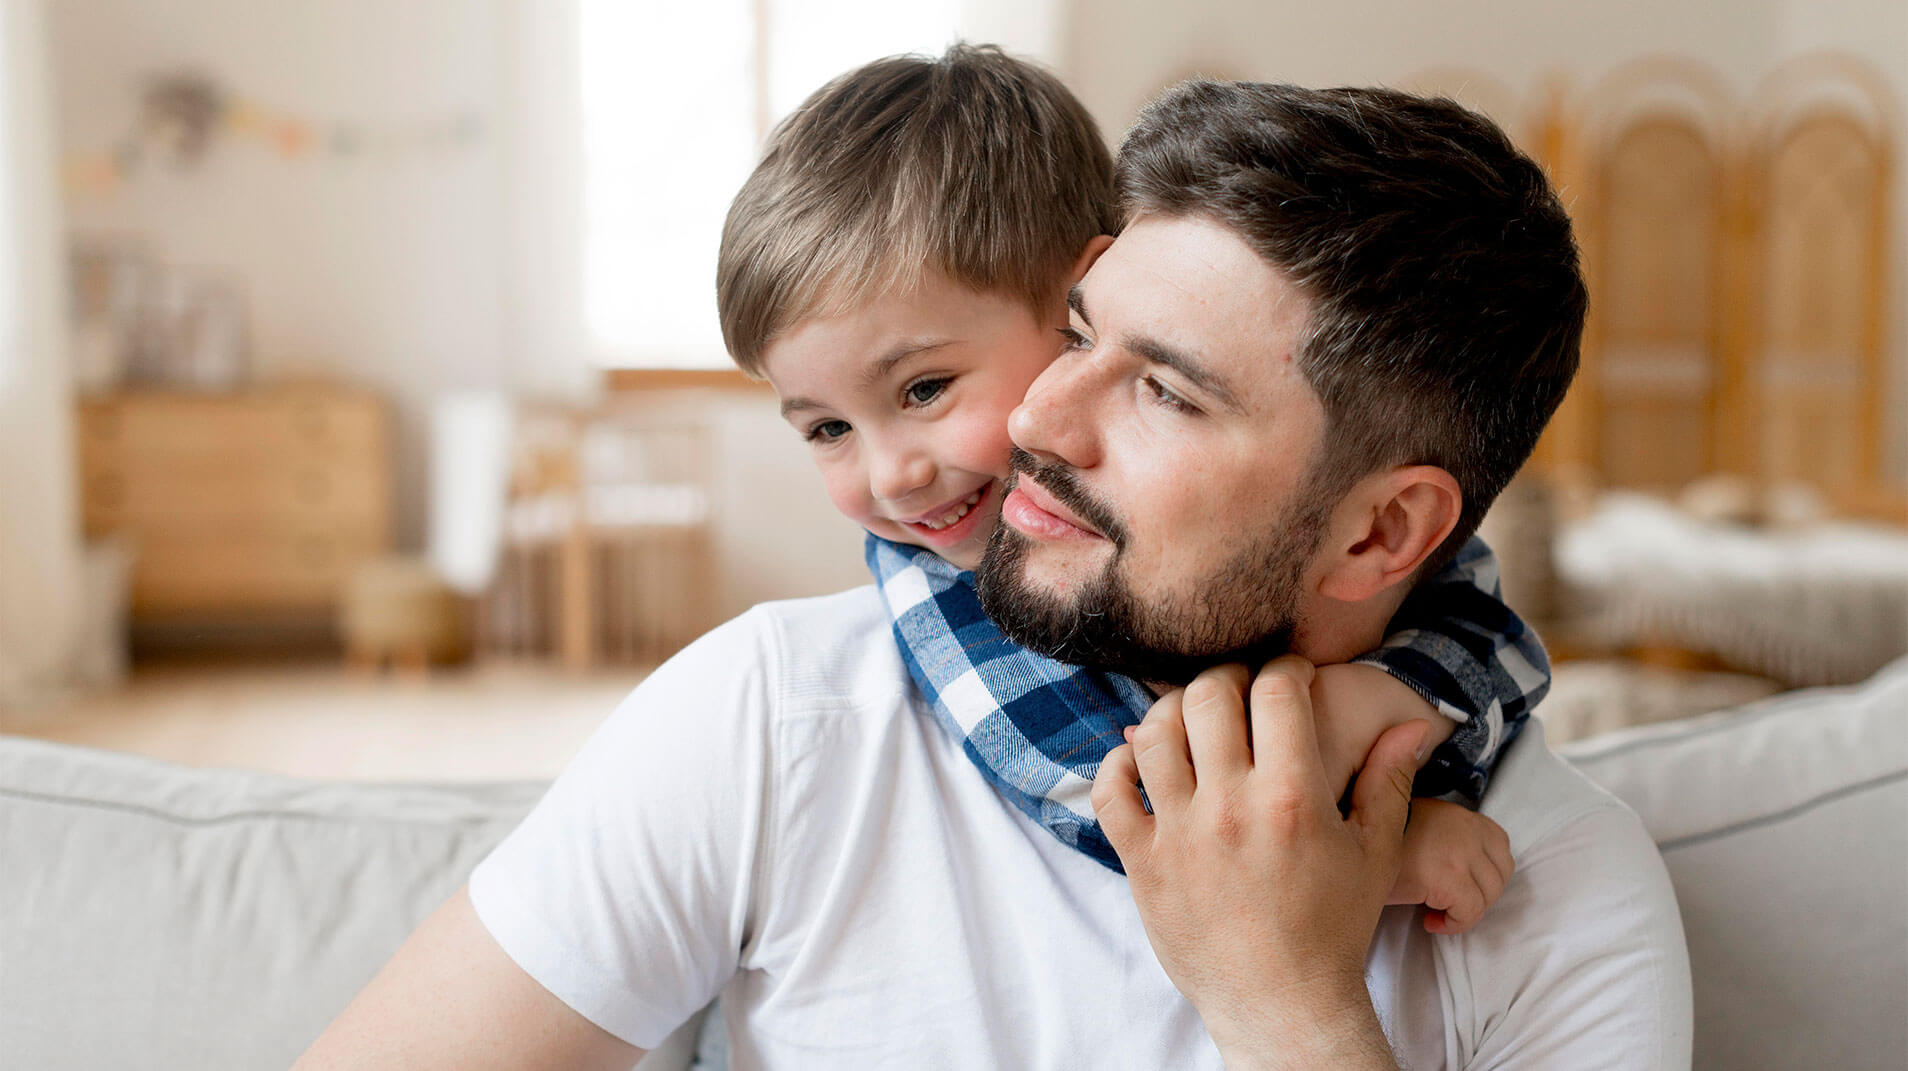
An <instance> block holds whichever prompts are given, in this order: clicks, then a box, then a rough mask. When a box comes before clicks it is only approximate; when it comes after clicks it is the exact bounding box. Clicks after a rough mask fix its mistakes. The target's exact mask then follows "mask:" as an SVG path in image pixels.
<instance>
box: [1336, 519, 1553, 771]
mask: <svg viewBox="0 0 1908 1071" xmlns="http://www.w3.org/2000/svg"><path fill="white" fill-rule="evenodd" d="M1386 632H1387V635H1386V636H1385V640H1384V643H1383V644H1382V645H1380V646H1379V648H1378V649H1377V650H1375V651H1370V652H1368V653H1366V654H1363V655H1360V656H1359V657H1357V658H1356V659H1353V661H1354V662H1355V663H1357V664H1360V665H1368V666H1375V667H1377V668H1379V669H1382V670H1384V671H1385V672H1386V673H1389V674H1391V675H1392V676H1393V677H1396V678H1397V679H1398V680H1399V681H1401V682H1403V683H1404V684H1406V685H1408V686H1409V687H1411V688H1412V689H1413V690H1414V691H1416V692H1417V693H1418V694H1419V695H1422V696H1423V697H1424V698H1425V699H1427V700H1429V701H1430V702H1431V703H1432V704H1433V705H1435V706H1436V707H1437V708H1438V710H1439V711H1441V712H1442V713H1444V714H1445V715H1446V716H1448V717H1449V718H1451V719H1452V720H1453V721H1454V722H1457V723H1458V725H1457V729H1456V730H1455V731H1454V732H1453V733H1452V734H1451V736H1450V739H1448V740H1446V741H1445V742H1444V743H1443V744H1442V745H1440V746H1439V747H1438V749H1437V750H1436V751H1435V752H1433V753H1432V755H1431V760H1430V761H1429V762H1427V763H1426V764H1425V767H1424V770H1423V771H1422V772H1420V773H1419V775H1418V783H1417V786H1416V788H1415V789H1414V791H1415V794H1417V795H1419V796H1438V795H1443V794H1444V793H1446V792H1451V791H1456V792H1459V793H1461V794H1463V795H1464V796H1465V797H1466V798H1468V799H1470V800H1471V801H1472V802H1473V803H1475V802H1476V801H1477V800H1479V799H1481V798H1482V797H1483V795H1484V789H1485V786H1486V785H1487V784H1488V782H1489V779H1490V771H1491V766H1492V765H1493V764H1494V763H1495V762H1496V761H1497V755H1498V752H1500V751H1501V750H1502V749H1503V747H1504V745H1505V744H1507V743H1509V742H1510V741H1511V740H1512V739H1513V738H1514V737H1515V736H1516V735H1517V733H1518V731H1519V730H1520V729H1522V728H1523V726H1524V722H1525V720H1526V719H1527V718H1528V717H1529V716H1530V709H1531V708H1532V707H1534V706H1536V705H1537V702H1538V700H1540V699H1542V698H1543V697H1544V693H1545V692H1547V691H1549V690H1550V658H1549V656H1548V655H1547V654H1545V652H1544V645H1543V643H1542V642H1541V641H1539V640H1538V638H1537V634H1536V632H1534V631H1532V630H1531V628H1530V627H1529V626H1528V625H1526V624H1525V623H1524V621H1523V619H1522V618H1520V617H1518V616H1517V614H1516V613H1515V612H1514V611H1512V610H1511V608H1510V607H1509V606H1507V605H1505V603H1504V600H1503V598H1502V597H1501V595H1500V594H1499V587H1498V577H1497V558H1496V556H1495V555H1493V554H1492V553H1491V548H1490V547H1488V546H1486V545H1485V543H1484V541H1483V540H1481V539H1478V538H1476V537H1472V539H1471V540H1470V542H1468V543H1466V544H1465V545H1464V547H1463V549H1461V550H1460V551H1458V554H1457V557H1455V558H1453V559H1452V560H1451V563H1450V564H1449V565H1446V566H1445V567H1444V568H1443V569H1442V570H1440V571H1439V572H1438V573H1437V574H1435V575H1434V576H1431V577H1429V578H1427V579H1426V580H1424V581H1423V582H1422V583H1420V584H1419V585H1418V586H1417V587H1416V588H1415V589H1413V591H1412V592H1411V594H1410V595H1409V596H1408V597H1407V598H1406V599H1405V601H1404V605H1403V606H1401V607H1400V608H1399V610H1398V613H1397V614H1396V615H1395V616H1394V617H1393V618H1392V619H1391V624H1390V625H1389V626H1388V627H1387V629H1386Z"/></svg>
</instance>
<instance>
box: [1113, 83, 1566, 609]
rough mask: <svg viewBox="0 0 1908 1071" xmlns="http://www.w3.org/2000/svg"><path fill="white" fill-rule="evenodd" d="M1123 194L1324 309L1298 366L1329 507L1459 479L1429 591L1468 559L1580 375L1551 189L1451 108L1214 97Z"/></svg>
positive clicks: (1169, 107) (1562, 236) (1129, 142)
mask: <svg viewBox="0 0 1908 1071" xmlns="http://www.w3.org/2000/svg"><path fill="white" fill-rule="evenodd" d="M1117 182H1118V187H1119V194H1120V200H1121V207H1122V209H1123V211H1124V212H1125V214H1126V218H1127V219H1128V220H1129V221H1130V220H1132V219H1133V218H1135V217H1138V216H1142V215H1160V216H1168V217H1171V216H1201V217H1205V218H1209V219H1212V220H1215V221H1217V222H1219V223H1222V224H1224V225H1225V226H1227V227H1229V228H1230V229H1231V230H1232V231H1234V232H1235V233H1236V234H1238V235H1239V237H1240V238H1241V239H1243V240H1244V241H1245V242H1246V244H1248V245H1249V246H1251V247H1252V248H1253V249H1254V250H1255V251H1257V252H1258V254H1259V255H1260V256H1261V257H1264V258H1265V260H1266V261H1267V263H1269V264H1271V265H1272V266H1273V267H1274V268H1276V269H1278V270H1279V271H1280V272H1281V273H1282V274H1283V275H1284V276H1285V277H1286V278H1287V280H1289V281H1290V282H1291V283H1292V284H1293V285H1295V286H1296V287H1297V288H1298V289H1299V291H1300V292H1301V293H1303V294H1304V295H1305V296H1306V298H1307V299H1308V301H1309V302H1310V305H1311V320H1310V324H1309V326H1308V328H1307V332H1306V337H1305V340H1304V342H1303V344H1302V347H1301V349H1300V352H1299V354H1298V363H1299V367H1300V369H1301V371H1302V372H1303V373H1304V375H1305V377H1306V379H1307V381H1308V382H1309V383H1310V384H1311V387H1312V389H1313V390H1314V391H1315V392H1317V394H1318V396H1319V399H1320V400H1321V401H1322V402H1323V403H1324V409H1325V417H1326V422H1327V424H1326V437H1325V445H1324V449H1323V451H1322V452H1321V454H1320V456H1319V458H1318V460H1317V462H1316V463H1315V464H1316V467H1315V468H1314V470H1313V473H1312V481H1311V484H1310V486H1311V488H1312V489H1313V490H1316V491H1322V492H1323V493H1325V494H1328V495H1330V496H1331V497H1332V499H1334V500H1335V499H1336V498H1337V497H1339V496H1341V495H1343V494H1344V493H1345V492H1346V491H1348V490H1350V488H1351V486H1352V484H1354V483H1355V482H1357V481H1358V480H1359V479H1362V478H1363V477H1365V476H1366V475H1369V474H1370V473H1372V472H1374V471H1377V470H1378V469H1380V468H1384V467H1388V466H1393V465H1411V464H1427V465H1436V466H1438V467H1439V468H1442V469H1444V470H1446V471H1447V472H1449V473H1450V474H1451V475H1452V476H1453V477H1454V478H1455V479H1456V480H1457V482H1458V485H1459V487H1460V488H1462V490H1463V493H1464V505H1463V511H1462V513H1461V514H1460V516H1459V520H1458V525H1457V528H1456V529H1455V530H1454V531H1453V532H1452V533H1451V536H1450V538H1449V539H1447V540H1446V541H1445V543H1444V544H1443V546H1441V547H1440V548H1439V550H1438V551H1437V552H1436V553H1434V554H1433V555H1432V556H1431V558H1430V559H1429V560H1427V562H1426V564H1425V567H1424V568H1423V570H1422V571H1421V572H1420V575H1429V573H1430V572H1431V571H1433V570H1435V569H1437V568H1438V567H1439V566H1441V565H1442V564H1443V563H1444V562H1445V561H1447V560H1449V558H1450V556H1451V555H1452V554H1455V553H1456V552H1457V549H1458V548H1459V547H1461V546H1462V545H1463V544H1464V541H1465V540H1467V539H1469V538H1470V536H1471V534H1472V533H1473V532H1475V531H1476V530H1477V524H1478V522H1479V521H1480V520H1482V519H1483V516H1484V511H1485V510H1486V509H1488V508H1489V507H1490V504H1491V502H1492V500H1493V499H1495V498H1496V497H1497V494H1498V492H1499V491H1501V490H1503V488H1504V485H1505V484H1507V483H1509V482H1510V478H1511V477H1512V476H1513V475H1514V474H1515V473H1516V472H1517V469H1518V468H1519V467H1520V466H1522V465H1523V463H1524V461H1525V459H1526V458H1528V457H1529V456H1530V452H1531V450H1532V448H1533V447H1535V446H1536V444H1537V437H1538V435H1539V434H1540V433H1541V432H1542V431H1543V428H1544V425H1545V423H1547V422H1548V421H1549V420H1550V415H1551V413H1553V412H1554V411H1555V410H1556V408H1557V403H1558V402H1560V401H1561V400H1562V399H1563V395H1564V391H1565V389H1566V388H1568V387H1569V386H1570V379H1571V377H1572V376H1573V375H1575V374H1576V370H1577V354H1578V345H1579V341H1580V339H1581V336H1582V334H1583V320H1584V306H1585V301H1586V295H1585V291H1584V284H1583V277H1582V275H1581V273H1580V272H1579V271H1578V267H1577V247H1576V242H1575V240H1574V239H1573V238H1572V237H1571V232H1570V220H1569V217H1568V216H1567V215H1566V214H1565V213H1564V210H1563V206H1562V205H1561V204H1559V203H1558V201H1557V197H1556V195H1555V194H1554V193H1553V192H1552V191H1551V188H1550V184H1549V182H1548V181H1546V179H1545V178H1544V173H1543V171H1542V170H1541V169H1540V168H1539V167H1538V166H1537V165H1536V164H1535V163H1534V162H1532V161H1531V160H1530V158H1529V157H1527V156H1525V155H1524V154H1523V153H1521V152H1519V151H1518V150H1517V148H1516V147H1515V146H1513V145H1512V144H1511V142H1510V140H1509V139H1508V138H1507V137H1505V136H1504V133H1503V131H1501V130H1499V129H1498V128H1497V126H1496V125H1494V124H1493V123H1492V122H1491V121H1490V120H1488V119H1486V118H1484V117H1483V116H1481V115H1478V114H1476V113H1475V112H1472V111H1469V110H1467V109H1465V108H1463V107H1461V106H1459V105H1457V104H1455V103H1453V102H1452V101H1449V100H1442V99H1425V98H1422V97H1415V96H1411V95H1409V94H1406V93H1399V92H1395V91H1392V90H1386V89H1303V88H1300V87H1297V86H1288V85H1269V84H1263V83H1249V82H1205V81H1196V82H1189V83H1186V84H1184V85H1181V86H1179V87H1177V88H1175V89H1173V90H1171V91H1170V92H1168V93H1167V94H1166V95H1165V96H1163V97H1161V98H1159V99H1158V100H1156V101H1154V102H1153V103H1152V104H1151V105H1149V106H1148V107H1147V108H1146V110H1145V111H1144V112H1143V113H1141V115H1140V117H1139V121H1138V122H1137V123H1136V124H1135V125H1134V127H1133V129H1132V130H1131V131H1130V132H1129V133H1128V134H1127V136H1126V140H1125V142H1124V143H1123V144H1122V145H1121V146H1120V152H1119V162H1118V178H1117Z"/></svg>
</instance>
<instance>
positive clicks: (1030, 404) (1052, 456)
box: [1007, 354, 1109, 468]
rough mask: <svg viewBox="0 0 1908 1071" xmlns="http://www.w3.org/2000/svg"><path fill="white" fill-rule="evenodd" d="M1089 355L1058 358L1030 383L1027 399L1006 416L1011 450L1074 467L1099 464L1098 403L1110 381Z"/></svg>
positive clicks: (1104, 394)
mask: <svg viewBox="0 0 1908 1071" xmlns="http://www.w3.org/2000/svg"><path fill="white" fill-rule="evenodd" d="M1093 356H1094V355H1093V354H1078V355H1074V356H1070V357H1063V358H1061V359H1060V360H1058V361H1055V362H1054V363H1053V364H1051V365H1048V366H1047V370H1046V371H1044V372H1042V373H1040V377H1039V378H1038V379H1036V380H1034V381H1033V385H1032V386H1030V387H1028V388H1027V397H1026V398H1025V399H1024V400H1023V401H1022V402H1021V403H1020V405H1019V407H1018V408H1016V409H1015V410H1014V411H1013V412H1012V413H1010V414H1008V416H1007V435H1008V437H1009V438H1011V439H1013V441H1014V445H1015V446H1018V447H1020V448H1021V449H1022V450H1025V451H1027V452H1028V453H1030V454H1033V455H1035V456H1036V457H1039V458H1040V459H1042V460H1043V461H1061V462H1065V463H1066V464H1068V465H1071V466H1073V467H1074V468H1091V467H1093V466H1094V465H1096V464H1098V463H1099V460H1100V451H1099V444H1100V423H1101V421H1102V419H1103V418H1104V415H1105V414H1104V413H1103V412H1101V410H1102V409H1104V406H1103V405H1102V404H1101V403H1102V402H1103V401H1104V400H1105V398H1106V397H1107V393H1106V392H1107V388H1108V378H1109V377H1108V371H1107V369H1106V367H1105V366H1104V364H1103V363H1101V362H1097V361H1095V360H1094V359H1093Z"/></svg>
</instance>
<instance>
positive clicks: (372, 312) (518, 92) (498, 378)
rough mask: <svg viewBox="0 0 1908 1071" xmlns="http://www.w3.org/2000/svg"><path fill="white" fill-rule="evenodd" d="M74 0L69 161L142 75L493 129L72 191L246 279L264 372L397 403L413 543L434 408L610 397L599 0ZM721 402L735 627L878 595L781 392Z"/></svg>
mask: <svg viewBox="0 0 1908 1071" xmlns="http://www.w3.org/2000/svg"><path fill="white" fill-rule="evenodd" d="M49 6H50V8H51V16H52V17H51V22H52V27H51V36H52V45H53V58H54V68H55V71H56V76H57V88H58V103H59V116H60V124H59V135H60V143H61V148H62V150H63V151H64V152H65V153H67V154H69V155H70V154H79V153H96V152H99V151H101V150H104V149H106V148H109V147H110V146H111V145H112V144H114V142H115V141H117V140H118V139H119V138H121V137H122V136H123V134H124V133H125V131H126V129H127V127H128V124H129V123H130V122H131V121H132V117H133V114H134V109H135V108H136V104H137V88H138V85H139V83H140V80H141V79H142V78H143V77H145V76H147V75H149V74H153V73H157V72H165V71H172V70H177V69H181V68H191V69H197V70H201V71H205V72H207V73H210V74H212V75H213V76H215V77H216V78H218V79H219V80H220V81H222V82H224V83H226V84H228V85H229V86H230V87H232V88H233V89H234V90H235V91H237V92H239V93H241V94H242V95H243V96H245V97H246V98H248V99H250V100H252V101H254V102H256V103H257V104H258V105H259V106H261V107H267V108H271V109H273V110H275V111H279V112H283V113H287V114H291V115H297V116H300V117H304V118H307V119H310V120H314V121H348V122H353V123H359V124H363V125H366V126H373V127H375V126H377V125H379V124H381V123H387V124H388V123H399V124H401V123H404V122H407V121H418V120H433V119H439V118H443V117H447V116H456V115H460V114H470V115H473V116H475V117H477V118H478V119H479V120H480V121H481V122H482V123H483V127H484V131H485V133H484V135H483V137H482V139H481V140H479V141H478V142H477V143H475V144H474V145H471V146H469V147H466V148H463V149H459V150H455V151H447V152H435V153H419V154H417V155H415V156H413V157H409V158H403V159H386V160H370V159H365V160H348V159H326V158H322V157H320V158H306V159H302V160H285V159H282V158H280V157H279V156H278V155H277V154H276V153H274V152H272V151H270V150H269V149H267V148H265V147H263V146H260V145H258V144H256V143H251V142H249V141H243V140H241V141H232V142H228V143H226V144H223V145H221V146H220V147H219V148H218V149H216V150H215V151H214V153H213V154H212V155H211V156H210V157H209V158H208V159H207V160H205V162H204V163H203V165H202V166H201V167H199V168H198V169H196V170H194V171H191V172H184V173H177V172H171V171H166V170H149V171H145V172H142V173H141V174H140V175H139V176H137V177H136V178H135V179H134V180H133V181H131V182H129V183H127V184H126V185H124V186H123V187H122V188H120V189H119V190H117V191H115V192H113V193H111V194H110V195H105V196H92V197H77V196H76V197H73V198H71V210H70V216H71V223H72V225H73V228H74V229H75V230H76V231H80V232H137V233H142V234H145V235H148V236H150V237H151V238H152V239H153V241H154V243H155V245H156V246H157V247H158V248H159V250H160V252H161V253H163V255H164V256H165V257H166V258H167V259H169V260H172V261H176V262H179V263H183V264H187V265H198V266H206V267H215V268H229V269H232V270H233V271H235V272H236V273H237V275H238V276H239V277H240V278H242V279H244V280H245V282H246V284H247V287H248V293H249V297H250V303H251V315H252V328H253V350H254V368H255V371H256V372H257V374H258V375H259V376H261V377H283V376H297V375H312V374H316V375H325V376H333V377H342V378H345V379H349V380H352V381H356V382H361V383H364V384H367V385H370V386H373V387H377V388H379V389H381V390H383V391H384V392H385V393H386V394H387V395H388V396H389V397H391V398H392V399H393V401H394V402H395V403H396V406H397V412H398V415H399V418H400V425H399V428H400V437H399V442H398V444H397V445H398V451H397V494H398V501H397V503H396V506H397V520H398V538H399V542H400V544H401V545H403V546H406V547H417V546H421V545H422V543H423V525H424V519H425V512H426V511H425V502H426V500H427V497H428V496H427V495H426V493H425V487H426V482H425V481H426V479H427V473H426V460H427V459H426V450H425V444H426V436H425V428H426V426H427V424H426V413H427V411H428V406H429V404H430V401H431V399H432V398H433V397H435V396H436V395H438V394H440V393H443V392H445V391H450V390H462V389H485V388H491V389H501V390H506V391H509V392H511V393H513V394H516V395H518V396H526V397H532V398H545V399H547V398H567V399H587V398H589V397H591V396H593V395H595V394H596V393H597V392H598V391H599V390H600V375H599V374H598V373H597V372H596V371H595V370H594V369H592V368H591V367H590V366H589V365H588V363H587V361H586V359H585V356H584V355H585V352H586V347H585V345H584V340H583V339H582V337H581V336H580V329H581V318H580V311H579V310H580V300H581V285H580V277H579V276H580V270H581V256H580V250H581V244H580V243H581V233H580V230H579V227H580V223H579V218H580V215H579V211H580V204H579V200H578V191H579V189H580V186H579V185H578V183H579V177H580V161H579V152H580V142H579V137H578V135H579V128H578V101H577V96H576V93H577V90H576V82H575V71H576V67H575V55H576V48H577V42H576V38H575V33H576V5H575V2H574V0H539V2H537V3H534V4H531V3H517V2H513V0H404V2H402V3H390V2H387V0H323V2H316V0H301V2H296V3H294V2H279V0H274V2H271V3H257V2H255V0H165V2H155V0H51V3H50V5H49ZM682 166H693V161H684V162H682ZM699 397H703V398H704V400H700V401H687V400H686V401H685V402H684V403H683V404H692V405H697V406H699V407H701V408H703V409H704V410H705V411H706V412H707V413H708V414H709V417H710V419H711V421H712V423H713V425H714V426H715V427H716V429H717V435H716V441H717V443H718V451H719V457H718V459H717V464H716V465H715V466H714V469H715V471H716V472H717V473H718V486H717V488H716V505H717V510H718V516H717V524H718V529H719V530H718V537H717V544H718V562H717V564H718V576H719V577H720V579H721V588H720V590H719V591H718V592H716V593H714V595H715V601H716V603H717V605H718V610H719V613H720V614H721V615H722V616H727V615H729V614H732V613H735V612H739V611H740V610H741V609H743V608H746V607H747V606H749V605H750V604H752V603H754V602H757V601H761V600H764V599H772V598H783V597H788V596H792V595H801V594H810V593H815V592H822V591H832V590H838V589H840V588H843V587H847V586H850V585H853V584H857V583H861V582H863V581H864V579H865V573H864V571H863V569H862V568H861V565H860V553H859V541H858V540H857V539H856V537H855V533H854V530H853V528H852V526H849V525H847V524H846V522H844V521H842V520H841V519H840V518H839V517H837V516H836V515H835V514H834V512H833V511H832V509H830V508H829V506H828V505H827V502H826V500H825V498H824V497H823V496H822V493H821V485H820V481H819V479H818V478H817V477H815V475H814V473H813V472H812V471H811V470H810V468H809V466H808V464H807V461H806V458H805V455H804V454H803V453H802V451H801V447H800V443H799V442H798V441H797V440H796V439H795V437H794V435H793V434H791V433H789V432H788V431H787V429H786V428H785V427H784V426H783V424H782V422H781V421H780V419H779V418H778V417H777V416H776V414H775V410H774V406H773V404H772V402H771V401H770V399H769V397H768V396H767V395H758V394H746V395H735V396H727V397H725V396H717V397H716V398H715V399H714V400H707V399H706V396H699Z"/></svg>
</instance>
